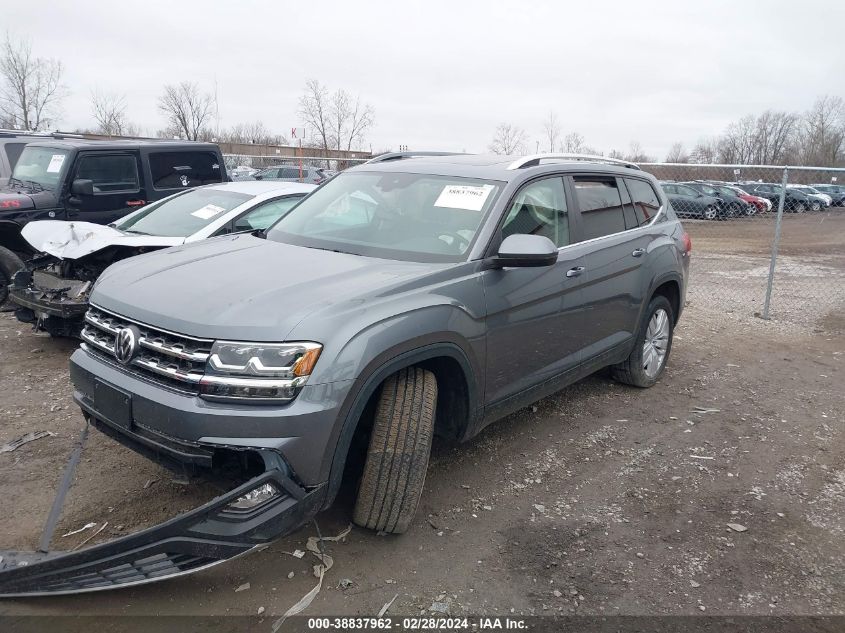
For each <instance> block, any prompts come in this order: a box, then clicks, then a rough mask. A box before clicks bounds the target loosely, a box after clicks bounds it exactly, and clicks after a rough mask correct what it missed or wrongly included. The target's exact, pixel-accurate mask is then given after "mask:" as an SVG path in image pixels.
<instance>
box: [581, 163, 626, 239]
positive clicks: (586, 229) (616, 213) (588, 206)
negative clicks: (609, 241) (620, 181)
mask: <svg viewBox="0 0 845 633" xmlns="http://www.w3.org/2000/svg"><path fill="white" fill-rule="evenodd" d="M573 181H574V184H575V197H576V199H577V200H578V207H579V208H580V210H581V227H582V232H583V239H584V240H591V239H595V238H597V237H604V236H605V235H613V234H614V233H621V232H623V231H624V230H625V213H624V210H623V207H622V197H621V195H620V193H619V188H618V187H617V183H616V178H613V177H606V176H574V177H573Z"/></svg>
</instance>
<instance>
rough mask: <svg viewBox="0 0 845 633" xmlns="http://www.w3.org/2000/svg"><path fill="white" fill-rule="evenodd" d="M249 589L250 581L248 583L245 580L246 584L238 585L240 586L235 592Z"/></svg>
mask: <svg viewBox="0 0 845 633" xmlns="http://www.w3.org/2000/svg"><path fill="white" fill-rule="evenodd" d="M247 589H249V583H248V582H245V583H244V584H242V585H238V586H237V587H236V588H235V593H238V592H239V591H246V590H247Z"/></svg>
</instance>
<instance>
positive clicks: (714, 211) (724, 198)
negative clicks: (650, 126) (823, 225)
mask: <svg viewBox="0 0 845 633" xmlns="http://www.w3.org/2000/svg"><path fill="white" fill-rule="evenodd" d="M660 186H661V187H662V188H663V191H664V192H666V195H667V196H668V198H669V200H670V201H671V202H672V206H673V207H674V208H675V211H676V213H677V214H678V215H679V216H680V217H683V218H704V219H705V220H724V219H729V218H736V217H742V216H751V215H755V214H757V213H765V212H767V211H771V210H772V209H777V205H778V204H779V202H780V196H781V192H782V191H783V188H782V185H780V184H774V183H764V182H719V181H707V180H693V181H686V182H675V181H662V182H661V183H660ZM831 206H835V207H845V186H843V185H834V184H820V185H787V187H786V191H785V194H784V211H789V212H791V213H804V212H805V211H820V210H822V209H825V208H828V207H831Z"/></svg>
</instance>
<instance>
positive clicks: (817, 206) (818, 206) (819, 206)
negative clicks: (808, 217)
mask: <svg viewBox="0 0 845 633" xmlns="http://www.w3.org/2000/svg"><path fill="white" fill-rule="evenodd" d="M810 209H811V210H813V211H821V210H822V203H821V202H813V203H812V204H811V205H810Z"/></svg>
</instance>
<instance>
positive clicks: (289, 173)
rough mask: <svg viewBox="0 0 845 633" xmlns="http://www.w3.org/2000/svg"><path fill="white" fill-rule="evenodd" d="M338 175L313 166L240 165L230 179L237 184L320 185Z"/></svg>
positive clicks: (231, 173)
mask: <svg viewBox="0 0 845 633" xmlns="http://www.w3.org/2000/svg"><path fill="white" fill-rule="evenodd" d="M336 173H337V172H336V171H334V170H331V169H322V168H320V167H314V166H313V165H302V166H300V165H293V164H287V165H273V166H271V167H265V168H264V169H255V168H253V167H249V166H247V165H238V166H237V167H234V168H233V169H232V170H231V171H230V172H229V177H230V178H231V179H232V180H233V181H235V182H240V181H244V180H279V181H284V182H301V183H306V184H309V185H320V184H322V183H324V182H325V181H326V180H328V179H329V178H331V177H332V176H334V175H335V174H336Z"/></svg>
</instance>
